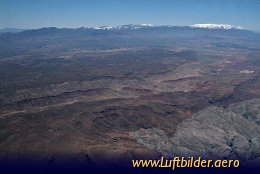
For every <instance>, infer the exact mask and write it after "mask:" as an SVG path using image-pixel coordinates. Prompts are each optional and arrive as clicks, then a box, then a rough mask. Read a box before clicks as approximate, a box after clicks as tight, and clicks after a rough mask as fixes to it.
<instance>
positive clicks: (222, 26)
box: [190, 24, 243, 30]
mask: <svg viewBox="0 0 260 174" xmlns="http://www.w3.org/2000/svg"><path fill="white" fill-rule="evenodd" d="M190 27H193V28H205V29H224V30H230V29H243V27H241V26H234V25H228V24H194V25H190Z"/></svg>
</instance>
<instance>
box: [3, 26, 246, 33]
mask: <svg viewBox="0 0 260 174" xmlns="http://www.w3.org/2000/svg"><path fill="white" fill-rule="evenodd" d="M49 28H51V29H56V27H49ZM150 28H201V29H223V30H234V29H237V30H241V29H244V28H243V27H241V26H233V25H229V24H194V25H190V26H174V25H152V24H127V25H118V26H100V27H86V28H85V27H81V28H78V29H91V30H113V31H116V30H137V29H150ZM44 29H46V28H44ZM25 30H29V29H17V28H4V29H0V33H17V32H21V31H25Z"/></svg>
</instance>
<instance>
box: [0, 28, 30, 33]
mask: <svg viewBox="0 0 260 174" xmlns="http://www.w3.org/2000/svg"><path fill="white" fill-rule="evenodd" d="M25 30H27V29H18V28H3V29H0V33H18V32H21V31H25Z"/></svg>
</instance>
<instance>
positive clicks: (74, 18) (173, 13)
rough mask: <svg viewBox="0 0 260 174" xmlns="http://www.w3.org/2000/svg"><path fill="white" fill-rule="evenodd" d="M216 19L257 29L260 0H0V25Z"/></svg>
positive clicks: (171, 22) (168, 22) (182, 22)
mask: <svg viewBox="0 0 260 174" xmlns="http://www.w3.org/2000/svg"><path fill="white" fill-rule="evenodd" d="M140 23H150V24H155V25H191V24H195V23H218V24H222V23H224V24H232V25H240V26H243V27H244V28H247V29H252V30H259V31H260V0H0V28H7V27H8V28H10V27H11V28H26V29H28V28H41V27H59V28H63V27H66V28H77V27H82V26H83V27H93V26H103V25H112V26H114V25H122V24H140Z"/></svg>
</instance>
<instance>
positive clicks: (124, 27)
mask: <svg viewBox="0 0 260 174" xmlns="http://www.w3.org/2000/svg"><path fill="white" fill-rule="evenodd" d="M161 27H167V28H171V27H172V28H173V27H180V26H173V25H152V24H128V25H119V26H101V27H93V28H91V29H96V30H134V29H140V28H161ZM182 27H191V28H202V29H224V30H230V29H243V28H242V27H241V26H233V25H228V24H194V25H190V26H182Z"/></svg>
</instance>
